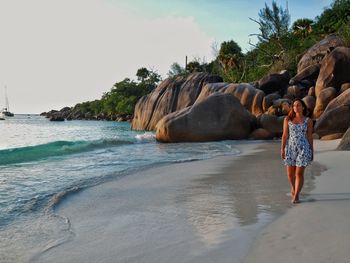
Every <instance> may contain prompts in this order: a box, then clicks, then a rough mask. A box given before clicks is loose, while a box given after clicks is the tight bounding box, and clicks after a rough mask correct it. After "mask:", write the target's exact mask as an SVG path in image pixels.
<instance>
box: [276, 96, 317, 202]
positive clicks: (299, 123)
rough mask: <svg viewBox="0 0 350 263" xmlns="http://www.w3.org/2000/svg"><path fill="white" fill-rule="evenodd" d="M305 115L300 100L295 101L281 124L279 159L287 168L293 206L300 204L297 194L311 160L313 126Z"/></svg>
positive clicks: (305, 109)
mask: <svg viewBox="0 0 350 263" xmlns="http://www.w3.org/2000/svg"><path fill="white" fill-rule="evenodd" d="M306 114H307V108H306V105H305V103H304V102H303V101H302V100H301V99H295V100H294V101H293V104H292V108H291V109H290V111H289V113H288V116H286V117H285V118H284V122H283V135H282V144H281V157H282V159H283V160H284V163H285V165H286V166H287V175H288V180H289V182H290V184H291V194H292V203H294V204H295V203H299V202H300V201H299V194H300V191H301V189H302V187H303V184H304V171H305V167H306V166H308V165H309V164H310V163H311V161H312V160H313V139H312V130H313V124H312V120H311V119H310V118H308V117H306Z"/></svg>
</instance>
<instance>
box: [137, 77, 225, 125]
mask: <svg viewBox="0 0 350 263" xmlns="http://www.w3.org/2000/svg"><path fill="white" fill-rule="evenodd" d="M211 82H222V79H221V77H219V76H214V75H209V74H206V73H193V74H190V75H189V76H187V77H177V78H176V79H166V80H164V81H163V82H161V83H160V84H159V86H158V87H157V88H156V89H155V90H153V91H152V92H151V93H150V94H148V95H146V96H144V97H142V98H141V99H140V100H139V101H138V102H137V104H136V106H135V111H134V118H133V120H132V125H131V128H132V129H134V130H155V127H156V124H157V123H158V121H159V120H160V119H162V118H163V117H164V116H165V115H167V114H169V113H171V112H175V111H178V110H181V109H183V108H186V107H188V106H191V105H193V103H194V102H195V101H196V99H197V97H198V95H199V94H200V92H201V90H202V88H203V86H205V84H207V83H211Z"/></svg>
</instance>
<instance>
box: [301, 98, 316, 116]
mask: <svg viewBox="0 0 350 263" xmlns="http://www.w3.org/2000/svg"><path fill="white" fill-rule="evenodd" d="M302 100H303V101H304V103H305V105H306V108H307V111H308V113H309V114H308V115H311V114H312V112H313V111H314V108H315V105H316V99H315V97H313V96H310V95H307V96H305V97H304V98H303V99H302Z"/></svg>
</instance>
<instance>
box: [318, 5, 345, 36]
mask: <svg viewBox="0 0 350 263" xmlns="http://www.w3.org/2000/svg"><path fill="white" fill-rule="evenodd" d="M349 20H350V0H334V1H333V3H332V4H331V6H330V7H329V8H327V9H325V10H324V11H323V13H322V14H321V15H320V16H318V17H317V18H316V21H317V22H316V25H315V26H316V29H317V31H318V32H319V33H320V34H329V33H334V32H336V31H338V30H339V29H341V27H342V26H343V25H344V24H346V23H347V22H348V21H349Z"/></svg>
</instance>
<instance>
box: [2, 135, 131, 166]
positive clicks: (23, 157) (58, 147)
mask: <svg viewBox="0 0 350 263" xmlns="http://www.w3.org/2000/svg"><path fill="white" fill-rule="evenodd" d="M125 144H133V142H130V141H121V140H114V139H101V140H94V141H54V142H49V143H45V144H39V145H35V146H26V147H19V148H13V149H5V150H0V165H7V164H16V163H25V162H32V161H37V160H40V159H45V158H48V157H55V156H64V155H69V154H74V153H80V152H87V151H92V150H96V149H100V148H105V147H115V146H118V145H125Z"/></svg>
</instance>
